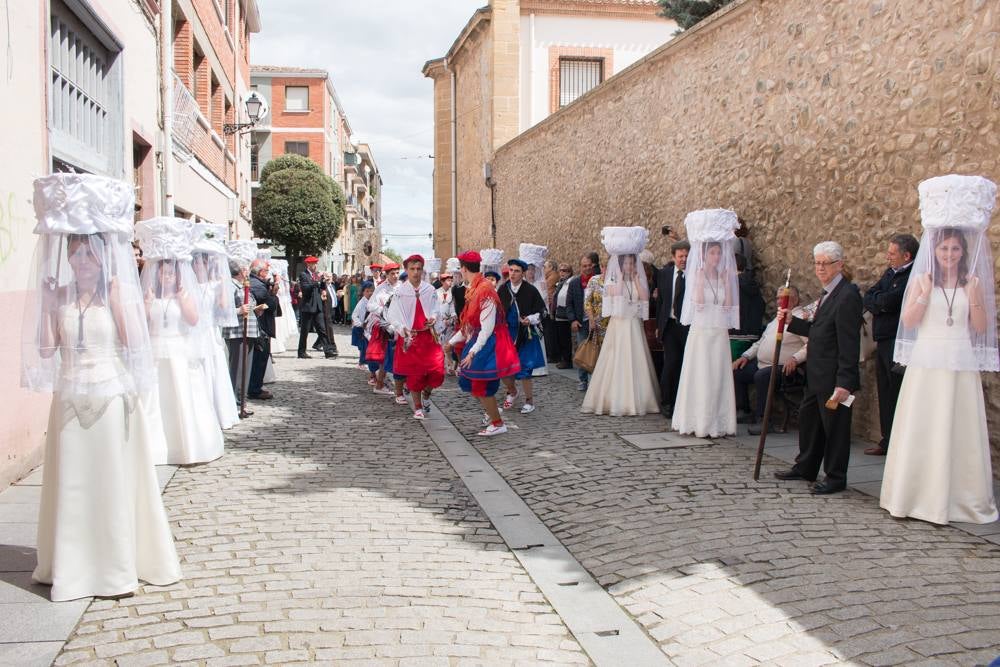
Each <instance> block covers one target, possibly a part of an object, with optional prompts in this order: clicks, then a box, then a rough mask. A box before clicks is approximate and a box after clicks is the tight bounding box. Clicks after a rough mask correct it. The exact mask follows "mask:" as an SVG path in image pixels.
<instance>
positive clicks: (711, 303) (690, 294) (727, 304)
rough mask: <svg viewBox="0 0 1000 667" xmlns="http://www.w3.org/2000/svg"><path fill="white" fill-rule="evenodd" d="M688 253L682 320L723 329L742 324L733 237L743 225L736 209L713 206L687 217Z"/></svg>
mask: <svg viewBox="0 0 1000 667" xmlns="http://www.w3.org/2000/svg"><path fill="white" fill-rule="evenodd" d="M684 227H685V228H686V230H687V237H688V241H690V243H691V251H690V252H689V253H688V260H687V268H686V271H685V273H686V275H687V278H686V279H685V290H684V304H683V306H682V307H681V324H690V325H692V326H695V327H715V328H722V329H739V328H740V292H739V277H738V275H737V271H736V254H735V253H734V252H733V245H732V243H730V241H731V240H732V239H734V238H736V234H735V231H736V229H737V228H738V227H739V221H738V219H737V217H736V213H735V212H733V211H730V210H728V209H722V208H713V209H705V210H702V211H692V212H691V213H688V214H687V217H686V218H684Z"/></svg>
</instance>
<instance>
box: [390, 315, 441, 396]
mask: <svg viewBox="0 0 1000 667" xmlns="http://www.w3.org/2000/svg"><path fill="white" fill-rule="evenodd" d="M416 301H417V303H416V312H415V313H414V315H413V331H416V333H415V334H414V335H413V339H412V340H411V341H410V344H409V346H406V345H404V342H403V337H402V336H398V335H397V336H396V354H395V356H394V357H393V360H392V373H393V375H403V376H405V377H406V388H407V389H409V390H410V391H423V390H424V389H436V388H437V387H440V386H441V385H442V384H444V351H443V350H442V349H441V345H440V344H439V343H438V342H437V340H435V338H434V334H433V333H431V332H430V331H429V330H424V331H421V329H424V327H426V326H427V316H426V315H424V307H423V306H421V305H420V299H417V300H416Z"/></svg>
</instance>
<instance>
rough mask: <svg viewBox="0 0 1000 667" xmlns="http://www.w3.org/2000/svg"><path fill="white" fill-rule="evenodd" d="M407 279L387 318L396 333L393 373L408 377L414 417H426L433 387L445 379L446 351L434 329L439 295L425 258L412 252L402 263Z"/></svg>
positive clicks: (399, 290)
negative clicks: (428, 276)
mask: <svg viewBox="0 0 1000 667" xmlns="http://www.w3.org/2000/svg"><path fill="white" fill-rule="evenodd" d="M403 268H405V269H406V280H405V281H404V282H401V283H399V284H398V285H397V286H396V289H395V294H394V295H393V298H392V300H391V301H390V302H389V307H388V308H387V309H386V319H388V321H389V324H390V325H391V326H392V329H393V330H394V331H395V332H396V349H395V355H394V357H393V365H392V372H393V375H394V376H398V375H402V376H405V377H406V387H407V388H408V389H409V390H410V396H412V397H413V418H414V419H423V418H424V416H425V408H426V409H430V404H429V403H428V401H429V400H430V397H431V390H433V389H436V388H437V387H440V386H441V384H442V383H443V382H444V352H443V351H442V350H441V343H439V342H438V340H437V334H436V333H435V332H434V322H435V320H436V319H437V298H436V295H435V291H434V287H432V286H431V284H430V283H427V282H424V281H423V279H422V278H423V273H424V258H423V257H421V256H420V255H411V256H409V257H407V258H406V260H405V261H404V262H403Z"/></svg>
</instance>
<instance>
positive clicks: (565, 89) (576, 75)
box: [559, 58, 604, 107]
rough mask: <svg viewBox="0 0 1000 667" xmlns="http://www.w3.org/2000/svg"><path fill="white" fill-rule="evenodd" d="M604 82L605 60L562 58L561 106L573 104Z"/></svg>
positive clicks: (560, 72) (560, 68)
mask: <svg viewBox="0 0 1000 667" xmlns="http://www.w3.org/2000/svg"><path fill="white" fill-rule="evenodd" d="M603 80H604V59H603V58H560V59H559V106H560V107H564V106H566V105H567V104H569V103H571V102H573V101H574V100H575V99H576V98H578V97H580V96H581V95H583V94H584V93H586V92H587V91H589V90H590V89H591V88H594V87H595V86H597V85H598V84H600V83H601V82H602V81H603Z"/></svg>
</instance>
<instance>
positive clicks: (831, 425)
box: [774, 241, 862, 495]
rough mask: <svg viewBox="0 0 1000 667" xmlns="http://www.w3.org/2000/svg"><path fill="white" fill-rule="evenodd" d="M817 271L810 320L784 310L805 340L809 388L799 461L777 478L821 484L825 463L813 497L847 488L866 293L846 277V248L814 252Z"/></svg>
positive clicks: (826, 245) (827, 246) (828, 244)
mask: <svg viewBox="0 0 1000 667" xmlns="http://www.w3.org/2000/svg"><path fill="white" fill-rule="evenodd" d="M813 260H814V261H813V267H814V269H815V272H816V277H817V278H818V279H819V282H820V284H821V285H822V288H823V289H822V292H821V293H820V296H819V300H818V303H817V306H816V311H815V313H814V314H813V316H812V319H811V320H805V319H803V318H800V317H796V316H795V315H794V314H793V313H791V312H790V310H789V309H785V310H784V311H782V313H783V315H784V316H785V317H789V316H791V319H789V320H788V331H789V333H793V334H796V335H799V336H806V337H808V339H809V345H808V347H807V352H806V389H805V392H804V394H803V398H802V405H801V407H800V409H799V457H798V459H796V462H795V465H793V466H792V467H791V469H789V470H785V471H781V472H776V473H775V474H774V476H775V477H777V478H778V479H804V480H806V481H808V482H811V483H812V482H816V477H817V475H818V474H819V468H820V465H821V464H822V466H823V469H824V471H825V473H826V477H825V479H824V480H823V481H822V482H816V483H814V484H812V492H813V493H814V494H819V495H826V494H830V493H837V492H839V491H843V490H844V489H845V488H847V464H848V461H849V460H850V455H851V407H850V400H849V397H850V396H851V394H853V393H854V392H855V391H857V390H858V388H859V387H860V386H861V373H860V371H859V369H858V362H859V357H860V351H861V312H862V303H861V292H860V291H859V290H858V286H857V285H855V284H853V283H851V282H849V281H848V280H846V279H845V278H844V275H843V270H844V249H843V248H842V247H841V246H840V244H839V243H836V242H834V241H824V242H823V243H820V244H818V245H816V247H815V248H813Z"/></svg>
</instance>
